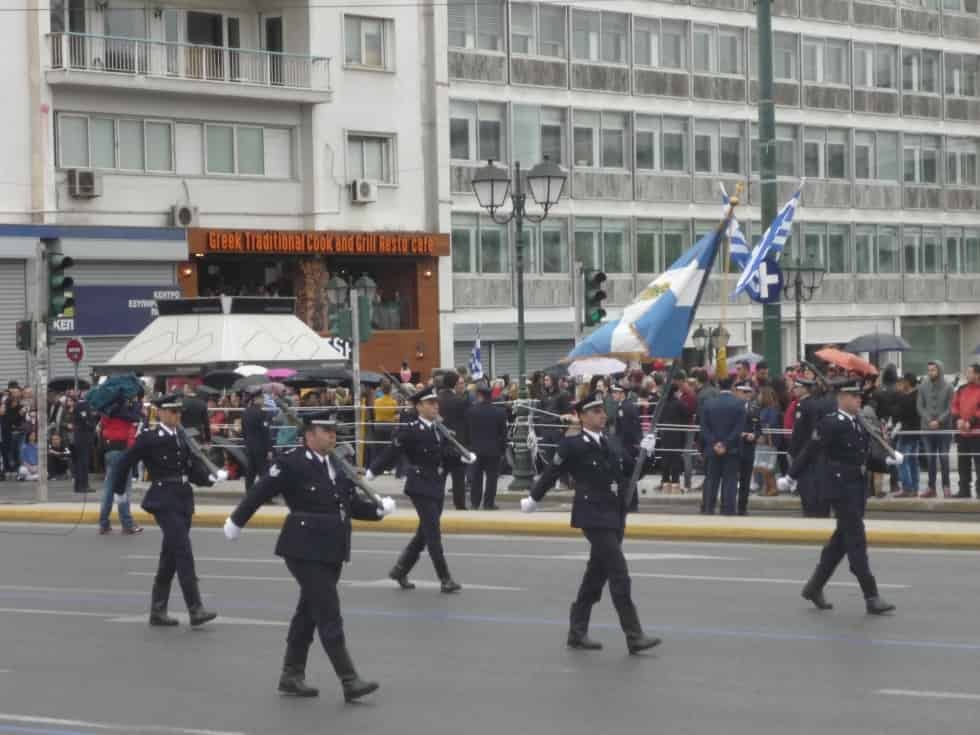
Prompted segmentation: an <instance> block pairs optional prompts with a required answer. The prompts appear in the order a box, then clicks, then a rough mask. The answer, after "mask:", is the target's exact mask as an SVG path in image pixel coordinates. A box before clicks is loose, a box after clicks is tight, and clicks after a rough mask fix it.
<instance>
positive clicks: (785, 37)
mask: <svg viewBox="0 0 980 735" xmlns="http://www.w3.org/2000/svg"><path fill="white" fill-rule="evenodd" d="M749 42H750V49H749V74H750V75H751V77H752V79H758V78H759V37H758V35H757V34H756V32H755V31H751V32H750V33H749ZM798 44H799V36H797V35H795V34H793V33H778V32H777V33H774V34H773V41H772V75H773V79H775V80H777V81H788V82H796V81H799V71H798V69H799V49H798Z"/></svg>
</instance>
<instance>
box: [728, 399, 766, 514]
mask: <svg viewBox="0 0 980 735" xmlns="http://www.w3.org/2000/svg"><path fill="white" fill-rule="evenodd" d="M754 394H755V385H753V383H752V382H751V381H745V382H744V383H741V384H739V385H737V386H735V397H736V398H738V399H739V400H740V401H743V402H744V403H745V426H744V428H743V429H742V445H741V447H740V448H739V450H738V504H737V512H738V514H739V515H740V516H744V515H748V513H749V493H750V491H751V489H752V474H753V472H754V470H755V447H756V443H757V442H758V441H759V437H760V436H762V418H761V416H760V409H759V404H758V403H756V401H755V400H754Z"/></svg>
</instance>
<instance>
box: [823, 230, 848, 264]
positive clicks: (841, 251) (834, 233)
mask: <svg viewBox="0 0 980 735" xmlns="http://www.w3.org/2000/svg"><path fill="white" fill-rule="evenodd" d="M850 244H851V228H850V227H848V226H847V225H831V226H830V231H829V233H828V235H827V262H826V266H827V270H828V271H829V272H830V273H848V272H849V269H848V262H847V255H848V253H849V252H850V249H851V248H850Z"/></svg>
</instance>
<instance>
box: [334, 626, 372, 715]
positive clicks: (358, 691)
mask: <svg viewBox="0 0 980 735" xmlns="http://www.w3.org/2000/svg"><path fill="white" fill-rule="evenodd" d="M327 657H328V658H329V659H330V663H331V664H333V669H334V671H335V672H337V677H338V678H339V679H340V683H341V685H342V686H343V688H344V701H345V702H353V701H354V700H357V699H360V698H361V697H364V696H367V695H368V694H370V693H371V692H374V691H377V690H378V682H376V681H364V680H363V679H361V677H360V676H358V675H357V671H356V670H355V669H354V662H353V661H351V657H350V654H349V653H348V652H347V646H346V644H345V643H344V641H343V640H342V639H341V640H340V641H339V642H337V643H334V644H333V645H331V646H330V648H328V649H327Z"/></svg>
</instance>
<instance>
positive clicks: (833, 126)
mask: <svg viewBox="0 0 980 735" xmlns="http://www.w3.org/2000/svg"><path fill="white" fill-rule="evenodd" d="M754 11H755V6H754V4H753V3H751V2H748V0H694V2H683V1H680V2H653V1H643V2H639V1H632V2H630V1H627V2H623V3H616V7H615V8H611V7H610V5H609V4H608V3H603V2H587V1H583V2H574V3H571V4H568V5H565V4H551V3H535V2H499V3H496V4H495V3H490V2H485V1H484V0H479V1H478V2H477V0H466V1H461V2H454V3H452V4H450V7H449V17H448V28H447V38H448V46H449V49H448V65H449V76H450V95H449V96H450V101H449V108H450V112H449V138H450V139H449V147H450V158H451V161H450V176H449V179H450V184H451V191H452V196H453V207H452V244H453V312H452V313H451V314H446V315H445V317H444V319H443V332H442V334H443V350H444V353H448V351H449V350H450V349H452V350H453V352H454V360H455V363H456V364H464V363H465V359H464V356H465V355H466V354H467V353H468V351H469V349H470V347H471V345H472V340H473V337H474V334H475V332H476V328H477V326H478V325H479V326H480V330H481V337H482V340H483V347H484V355H485V356H486V355H488V354H489V356H490V363H491V368H492V369H493V371H494V372H496V373H503V372H514V370H515V369H516V344H515V339H516V330H515V327H514V322H515V309H514V300H515V296H514V278H513V276H512V271H513V262H514V256H515V250H514V232H513V226H511V227H510V228H508V227H501V226H498V225H496V224H495V223H493V222H491V221H490V220H489V219H488V218H487V217H486V216H485V215H484V214H483V213H481V212H480V210H479V207H478V205H477V203H476V201H475V198H474V197H473V196H472V194H471V193H470V180H471V177H472V174H473V172H474V170H475V169H476V168H477V167H478V166H480V165H483V164H485V163H486V160H487V159H494V160H495V161H500V162H502V163H503V164H505V165H512V164H513V163H514V162H516V161H520V162H521V163H522V164H523V165H524V167H525V168H529V167H530V166H531V165H533V164H535V163H537V162H538V161H539V160H541V159H542V158H544V157H546V156H547V157H548V158H550V160H553V161H558V162H560V163H561V165H562V166H563V167H565V168H566V169H567V170H568V172H569V185H568V187H567V189H566V195H567V198H566V199H565V200H564V201H563V202H562V203H561V205H559V206H558V207H557V208H556V209H555V210H554V211H553V213H552V214H551V216H549V217H548V219H547V220H546V221H545V222H544V223H543V224H542V225H538V226H532V227H530V228H529V232H527V234H526V241H525V242H526V253H527V268H528V271H529V272H528V275H527V279H526V291H527V302H528V304H529V307H528V312H527V319H528V328H527V334H528V339H529V352H528V364H529V367H530V368H531V369H534V368H539V367H542V366H544V365H546V364H550V363H553V362H554V361H555V360H556V359H557V358H558V357H561V356H562V355H563V354H564V353H565V352H566V350H567V349H568V348H569V347H570V346H571V345H572V340H573V334H574V324H575V320H577V319H579V318H580V315H579V314H576V313H574V310H573V308H572V303H573V291H572V288H573V286H572V277H571V273H572V272H573V263H574V261H575V260H578V261H580V262H582V263H583V264H585V266H587V267H594V268H598V269H601V270H603V271H605V272H606V273H607V275H608V277H609V281H608V288H607V291H608V293H609V300H608V302H607V303H609V304H610V306H611V308H610V309H609V311H610V316H611V317H612V318H614V317H615V315H616V314H617V313H618V310H619V309H618V308H617V307H619V308H621V307H622V306H623V305H625V304H627V303H628V302H629V301H630V300H631V298H632V297H633V295H634V294H635V293H636V292H637V290H638V289H639V288H642V287H643V286H644V285H645V284H646V283H647V282H648V281H649V280H650V279H651V278H652V277H653V276H654V274H656V273H659V272H661V271H662V270H663V269H664V267H665V266H667V265H669V264H670V263H671V262H672V261H673V259H674V258H676V257H677V255H678V254H679V253H680V252H681V250H682V249H684V248H686V247H688V246H689V245H690V244H691V243H692V242H693V241H694V239H696V238H697V237H698V236H700V235H701V234H703V233H704V232H706V231H708V229H710V228H711V227H713V226H716V225H717V223H718V221H719V215H720V212H721V208H720V203H721V199H720V196H719V190H718V183H719V182H721V183H724V184H725V185H726V187H727V189H728V191H729V192H731V191H733V189H734V186H735V184H736V183H737V182H738V181H744V182H746V184H747V190H746V195H743V204H742V206H741V207H740V213H739V217H740V220H741V221H742V223H743V227H744V228H745V229H746V230H747V232H746V234H747V235H748V236H749V237H750V239H755V238H758V237H759V236H760V234H761V228H760V226H759V222H758V220H759V186H758V166H759V164H758V145H757V143H756V142H755V141H756V139H757V137H758V131H757V124H756V122H757V108H756V101H757V98H758V82H757V61H756V55H757V53H756V39H755V32H754V27H755V12H754ZM773 14H774V19H773V26H774V30H775V36H774V54H773V62H774V76H775V101H776V104H777V108H776V118H777V127H776V160H777V168H778V177H779V199H780V205H782V203H783V202H784V201H786V199H788V198H789V196H790V195H791V194H792V193H793V192H794V191H795V190H796V187H797V186H798V185H799V183H800V181H801V180H802V179H805V185H804V188H803V196H802V201H803V206H802V208H801V209H800V211H799V213H798V215H797V224H796V226H795V228H794V234H793V237H792V239H791V242H790V244H789V245H788V249H789V251H790V252H791V253H793V254H795V255H798V256H799V257H801V258H804V259H811V260H814V261H816V262H818V263H820V264H822V265H823V266H824V267H825V268H826V269H827V275H826V277H825V279H824V282H823V286H822V288H821V289H820V290H819V291H818V292H817V293H816V295H815V298H814V300H813V301H812V302H811V303H808V304H806V305H805V306H804V320H803V327H802V330H801V333H802V338H803V342H804V344H806V345H807V347H808V348H810V349H812V348H817V347H819V346H821V345H824V344H827V343H839V342H846V341H847V340H848V339H850V338H852V337H854V336H857V335H859V334H862V333H867V332H875V331H880V332H888V333H893V332H894V333H896V334H901V335H903V336H905V337H906V338H907V339H908V340H909V341H910V342H911V343H912V344H913V346H914V347H915V349H914V350H913V351H912V352H910V353H906V354H905V355H904V356H903V357H904V362H905V366H906V367H908V368H911V369H915V370H918V371H920V372H921V371H924V362H925V360H926V359H928V358H934V357H939V358H942V359H944V360H945V361H946V362H947V363H948V364H949V365H951V366H962V364H964V361H966V360H967V358H968V356H969V355H970V353H971V352H972V351H973V349H974V346H975V345H977V344H978V343H980V318H978V316H977V315H978V312H980V277H978V276H980V180H978V172H977V160H978V146H980V123H978V121H980V15H978V6H977V4H976V3H975V2H972V0H943V2H940V0H900V1H899V2H895V1H891V2H889V0H883V1H881V2H874V1H871V0H819V1H814V0H776V2H774V6H773ZM723 270H724V269H722V268H716V274H715V275H713V276H712V279H711V282H710V283H709V286H708V288H707V290H706V293H705V297H704V300H703V302H702V307H701V309H700V311H699V314H698V320H699V321H703V322H704V323H705V324H706V326H709V327H710V326H714V325H716V324H718V322H719V321H720V320H723V321H724V324H725V326H726V328H727V329H728V330H729V332H730V333H731V335H732V338H731V343H730V347H729V354H733V353H734V352H736V351H739V350H741V349H754V350H755V351H757V352H761V347H762V335H761V331H762V311H761V307H760V306H758V305H756V304H752V303H751V302H749V301H748V300H747V299H745V298H740V299H739V300H738V301H736V302H731V301H730V299H729V297H728V294H729V293H730V292H731V290H732V289H733V287H734V282H735V280H736V277H735V276H732V275H727V276H726V275H725V274H723V273H722V271H723ZM793 316H794V308H793V304H791V303H790V304H785V303H784V305H783V328H782V334H783V355H784V361H786V362H788V361H791V360H793V359H795V351H796V348H795V345H796V333H795V326H794V320H793ZM450 342H452V344H450ZM488 343H489V344H488ZM485 363H486V357H485Z"/></svg>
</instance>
